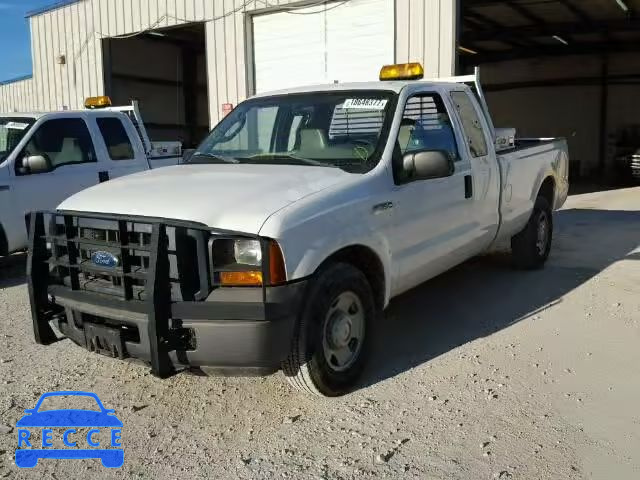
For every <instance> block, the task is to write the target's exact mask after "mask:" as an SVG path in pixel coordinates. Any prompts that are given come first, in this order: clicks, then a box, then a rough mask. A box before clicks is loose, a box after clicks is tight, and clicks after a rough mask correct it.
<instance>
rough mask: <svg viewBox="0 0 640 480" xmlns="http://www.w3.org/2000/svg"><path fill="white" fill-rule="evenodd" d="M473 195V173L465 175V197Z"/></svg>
mask: <svg viewBox="0 0 640 480" xmlns="http://www.w3.org/2000/svg"><path fill="white" fill-rule="evenodd" d="M471 197H473V177H471V175H465V176H464V198H471Z"/></svg>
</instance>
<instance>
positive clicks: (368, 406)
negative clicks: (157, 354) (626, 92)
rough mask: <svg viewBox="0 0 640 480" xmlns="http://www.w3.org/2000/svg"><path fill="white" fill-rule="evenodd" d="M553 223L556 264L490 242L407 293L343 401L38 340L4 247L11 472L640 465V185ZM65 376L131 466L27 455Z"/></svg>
mask: <svg viewBox="0 0 640 480" xmlns="http://www.w3.org/2000/svg"><path fill="white" fill-rule="evenodd" d="M556 232H557V235H556V239H555V242H554V248H553V251H552V256H551V259H550V261H549V263H548V265H547V268H546V269H545V270H542V271H537V272H516V271H512V270H511V269H510V268H509V266H508V258H506V257H505V256H504V255H492V256H489V257H483V258H481V259H476V260H473V261H471V262H468V263H467V264H465V265H463V266H461V267H459V268H457V269H455V270H453V271H451V272H449V273H447V274H445V275H443V276H441V277H439V278H437V279H435V280H433V281H430V282H428V283H426V284H425V285H423V286H421V287H419V288H417V289H415V290H414V291H412V292H410V293H408V294H406V295H404V296H402V297H401V298H399V299H397V300H395V301H394V302H393V304H392V305H391V307H390V308H389V309H388V311H387V314H386V316H385V319H384V322H383V323H382V324H381V325H380V327H379V329H378V332H377V339H376V348H375V355H374V358H373V360H372V362H371V364H370V367H369V368H368V370H367V372H366V375H365V376H364V379H363V382H362V385H361V388H359V389H358V390H357V391H356V392H354V393H352V394H351V395H348V396H346V397H344V398H341V399H333V400H324V399H313V398H308V397H305V396H302V395H300V394H298V393H296V392H294V391H292V390H291V389H290V388H289V387H288V386H287V385H286V383H285V382H284V381H283V378H282V376H281V375H280V374H278V375H274V376H271V377H268V378H208V377H197V376H193V375H187V374H181V375H178V376H175V377H173V378H170V379H168V380H158V379H156V378H153V377H152V376H150V374H149V373H148V369H147V368H146V367H145V366H143V365H140V364H134V363H128V362H120V361H116V360H112V359H108V358H105V357H100V356H98V355H95V354H91V353H89V352H87V351H85V350H83V349H81V348H79V347H77V346H75V345H73V344H72V343H71V342H70V341H68V340H64V341H62V342H58V343H56V344H54V345H52V346H49V347H41V346H38V345H36V344H35V343H34V342H33V339H32V333H31V327H30V323H31V320H30V314H29V304H28V296H27V288H26V286H25V284H24V275H23V271H24V256H20V255H19V256H12V257H9V258H5V259H3V260H0V262H2V263H1V264H0V268H1V269H2V272H1V277H0V478H4V477H7V478H56V479H63V478H88V477H89V476H95V477H99V478H130V477H138V478H150V479H151V478H188V479H190V478H242V479H243V478H251V479H253V478H296V479H298V478H300V479H303V478H314V479H321V478H331V479H340V478H344V479H349V478H363V477H371V478H378V477H380V478H394V479H396V478H420V479H458V478H459V479H493V478H500V479H506V478H513V479H527V480H529V479H560V478H562V479H579V478H602V479H637V478H640V413H639V410H638V408H637V405H638V398H640V348H639V347H638V345H639V343H640V342H639V340H640V282H639V279H640V262H639V261H638V260H640V248H639V244H640V188H636V189H626V190H617V191H610V192H601V193H595V194H585V195H579V196H574V197H571V198H570V199H569V201H568V203H567V205H566V207H565V209H564V210H562V211H561V212H559V213H558V214H557V216H556ZM52 390H88V391H93V392H96V393H97V394H98V395H99V396H100V398H101V399H102V401H103V402H104V403H105V405H106V406H107V408H114V409H115V410H116V413H117V415H118V417H119V418H120V419H121V420H122V421H123V422H124V425H125V427H124V429H123V443H124V445H125V464H124V467H123V468H122V469H118V470H106V469H104V468H103V467H102V466H101V465H100V463H99V462H98V461H97V460H84V461H56V460H48V461H46V460H45V461H41V462H40V464H39V465H38V466H37V467H36V468H35V469H34V470H19V469H17V468H16V467H15V465H14V459H13V456H14V450H15V448H16V441H17V440H16V439H17V432H16V430H15V429H14V428H13V427H14V426H15V422H16V421H17V420H18V419H19V418H20V417H21V415H22V413H23V410H24V409H25V408H32V407H33V405H34V403H35V400H36V399H37V398H38V397H39V396H40V394H41V393H43V392H46V391H52Z"/></svg>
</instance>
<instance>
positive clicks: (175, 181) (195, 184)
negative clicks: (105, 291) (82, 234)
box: [58, 164, 352, 234]
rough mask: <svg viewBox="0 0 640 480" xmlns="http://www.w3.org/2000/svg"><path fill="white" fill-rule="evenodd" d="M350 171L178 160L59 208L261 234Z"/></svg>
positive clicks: (76, 197)
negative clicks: (277, 217) (274, 220)
mask: <svg viewBox="0 0 640 480" xmlns="http://www.w3.org/2000/svg"><path fill="white" fill-rule="evenodd" d="M351 176H352V175H351V174H349V173H347V172H344V171H343V170H340V169H338V168H327V167H313V166H297V165H295V166H291V165H248V164H244V165H243V164H225V165H217V164H216V165H178V166H173V167H164V168H160V169H157V170H150V171H146V172H141V173H136V174H133V175H129V176H126V177H121V178H118V179H115V180H111V181H108V182H105V183H102V184H100V185H96V186H95V187H91V188H88V189H87V190H84V191H82V192H80V193H77V194H75V195H73V196H71V197H69V198H68V199H67V200H65V201H64V202H62V203H61V204H60V205H59V206H58V209H59V210H68V211H77V212H91V213H107V214H118V215H134V216H142V217H155V218H166V219H176V220H187V221H193V222H198V223H201V224H204V225H207V226H209V227H212V228H220V229H225V230H234V231H238V232H244V233H251V234H258V233H259V231H260V228H261V227H262V225H263V224H264V222H265V221H266V220H267V219H268V218H269V217H270V216H271V215H272V214H274V213H275V212H277V211H278V210H281V209H282V208H285V207H286V206H288V205H290V204H291V203H293V202H295V201H297V200H300V199H301V198H303V197H306V196H307V195H310V194H313V193H316V192H319V191H320V190H324V189H325V188H328V187H330V186H332V185H335V184H337V183H339V182H341V181H343V180H346V179H348V178H350V177H351Z"/></svg>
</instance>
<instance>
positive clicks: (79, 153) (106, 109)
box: [0, 97, 182, 256]
mask: <svg viewBox="0 0 640 480" xmlns="http://www.w3.org/2000/svg"><path fill="white" fill-rule="evenodd" d="M86 106H87V109H86V110H81V111H59V112H48V113H5V114H0V256H3V255H7V254H8V253H11V252H14V251H17V250H20V249H24V248H26V246H27V227H26V225H27V224H26V219H27V216H28V215H29V213H30V212H32V211H35V210H43V209H44V210H46V209H51V208H54V207H55V206H56V205H58V204H59V203H60V202H62V201H63V200H64V199H65V198H67V197H69V196H70V195H73V194H74V193H77V192H79V191H80V190H83V189H85V188H87V187H91V186H93V185H96V184H98V183H101V182H104V181H107V180H109V179H112V178H116V177H121V176H123V175H128V174H131V173H136V172H140V171H143V170H148V169H150V168H156V167H163V166H168V165H176V164H178V163H180V161H181V158H182V144H181V143H180V142H156V143H152V142H151V141H150V140H149V137H148V135H147V132H146V129H145V127H144V123H143V122H142V118H141V115H140V112H139V109H138V105H137V102H133V103H132V105H130V106H124V107H111V106H110V100H109V99H108V97H95V98H90V99H87V102H86Z"/></svg>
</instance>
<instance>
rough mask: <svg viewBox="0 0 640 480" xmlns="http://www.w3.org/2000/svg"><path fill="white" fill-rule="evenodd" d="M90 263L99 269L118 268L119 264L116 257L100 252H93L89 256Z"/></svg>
mask: <svg viewBox="0 0 640 480" xmlns="http://www.w3.org/2000/svg"><path fill="white" fill-rule="evenodd" d="M91 262H93V264H94V265H97V266H99V267H108V268H115V267H117V266H118V263H120V261H119V260H118V257H116V256H115V255H114V254H112V253H109V252H102V251H98V252H93V253H92V254H91Z"/></svg>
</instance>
